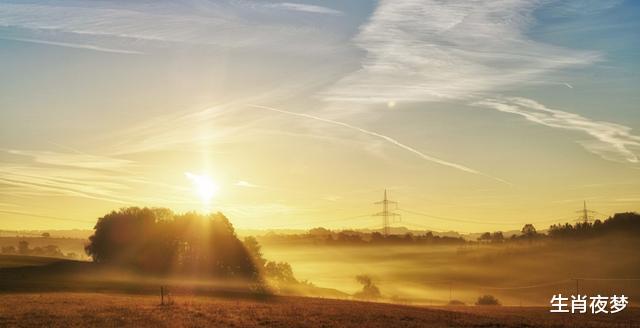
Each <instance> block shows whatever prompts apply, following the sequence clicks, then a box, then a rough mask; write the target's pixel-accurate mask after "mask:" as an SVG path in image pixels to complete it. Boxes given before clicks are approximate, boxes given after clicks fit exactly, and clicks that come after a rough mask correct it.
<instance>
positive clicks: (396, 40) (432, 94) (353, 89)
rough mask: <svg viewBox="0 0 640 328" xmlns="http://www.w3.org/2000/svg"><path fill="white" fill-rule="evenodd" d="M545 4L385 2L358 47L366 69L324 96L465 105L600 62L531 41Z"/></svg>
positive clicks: (514, 1)
mask: <svg viewBox="0 0 640 328" xmlns="http://www.w3.org/2000/svg"><path fill="white" fill-rule="evenodd" d="M543 3H545V2H543V1H524V0H507V1H504V0H500V1H466V0H457V1H446V2H445V1H436V0H428V1H422V0H420V1H419V0H406V1H397V0H382V1H381V2H380V3H379V5H378V7H377V8H376V10H375V12H374V13H373V15H372V17H371V18H370V20H369V22H368V23H367V24H366V25H364V26H363V27H361V29H360V33H359V34H358V35H357V36H356V38H355V40H354V41H355V43H356V45H358V46H359V47H361V48H362V49H364V50H365V51H366V57H365V59H364V60H363V62H362V68H361V69H360V70H358V71H356V72H354V73H352V74H350V75H347V76H346V77H344V78H343V79H341V80H340V81H338V82H337V83H336V84H335V85H333V86H332V87H330V88H329V89H328V90H326V91H325V92H324V93H323V94H322V96H323V97H324V99H326V100H342V101H352V102H362V103H372V102H383V103H387V102H388V101H441V100H450V99H461V98H462V99H464V98H469V97H474V96H477V95H478V94H483V93H486V92H489V91H496V90H501V91H502V90H505V89H510V88H513V87H514V86H516V85H518V84H521V83H531V82H532V80H534V79H533V78H534V77H535V78H538V76H539V75H541V74H543V73H548V72H550V71H552V70H556V69H559V68H565V67H570V66H575V65H585V64H590V63H593V62H595V61H596V60H598V59H599V58H600V57H601V55H600V54H599V53H597V52H590V51H582V50H571V49H567V48H562V47H558V46H554V45H550V44H545V43H541V42H538V41H535V40H533V39H531V38H530V37H529V36H528V34H527V30H528V28H529V26H530V25H532V23H533V22H534V18H533V12H534V11H535V10H536V9H537V8H538V7H540V6H541V5H542V4H543ZM538 80H539V79H538Z"/></svg>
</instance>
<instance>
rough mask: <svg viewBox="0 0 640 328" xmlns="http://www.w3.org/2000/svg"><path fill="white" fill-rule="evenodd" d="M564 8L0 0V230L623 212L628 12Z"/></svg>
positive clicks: (639, 183) (441, 222)
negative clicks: (152, 214)
mask: <svg viewBox="0 0 640 328" xmlns="http://www.w3.org/2000/svg"><path fill="white" fill-rule="evenodd" d="M570 3H571V5H563V4H558V3H553V2H552V3H543V4H535V5H534V4H524V3H523V2H521V1H516V0H513V1H501V2H492V1H487V2H484V3H478V4H476V3H473V4H471V3H468V2H466V1H452V2H449V3H444V4H443V3H440V2H433V1H412V0H407V1H380V2H367V1H363V2H357V3H356V2H353V3H351V2H350V3H346V4H345V3H344V2H342V1H328V2H326V3H325V4H323V5H322V6H320V5H317V4H313V3H310V2H309V3H307V2H300V3H292V2H266V1H265V2H262V1H257V2H255V3H253V4H249V3H244V2H234V1H229V2H226V1H222V2H219V3H216V4H212V3H208V2H201V1H178V2H164V1H160V2H158V3H157V4H156V5H154V6H147V5H144V4H139V3H129V2H117V1H104V2H101V3H82V4H78V3H75V2H72V1H70V0H69V1H67V0H63V1H59V2H55V3H50V2H38V1H35V2H29V3H10V2H4V1H0V72H2V76H3V77H2V78H0V110H1V112H0V130H1V131H0V229H4V230H22V229H71V228H78V229H88V228H92V226H93V222H95V219H96V218H98V217H99V216H101V215H103V214H105V213H107V212H108V211H110V210H113V209H116V208H119V207H124V206H157V207H169V208H171V209H173V210H175V211H179V212H182V211H190V210H197V211H212V210H213V211H218V210H219V211H222V212H224V213H225V214H226V215H227V216H229V217H230V219H231V221H232V222H233V223H234V225H235V226H236V227H240V228H247V229H252V228H253V229H266V228H300V229H303V228H310V227H315V226H325V227H329V228H346V227H353V228H377V227H379V225H380V218H379V217H371V216H368V214H373V213H376V212H378V211H379V210H380V209H379V208H377V207H376V206H374V205H373V203H374V202H375V201H378V200H380V199H381V198H382V194H383V191H384V190H385V189H388V190H389V195H390V197H391V198H392V199H394V200H396V201H398V202H399V209H398V212H399V213H401V214H402V222H396V223H394V224H395V225H403V226H406V227H409V228H413V229H419V230H420V229H421V230H424V229H433V230H445V231H448V230H458V231H463V232H471V231H487V230H509V229H519V228H520V227H521V226H522V225H523V224H524V223H529V222H533V223H534V224H536V226H538V227H539V228H545V227H547V226H548V225H549V224H551V223H556V222H567V221H568V222H572V221H573V220H575V219H576V218H577V214H576V213H575V211H576V210H578V209H580V208H581V207H582V204H583V201H587V204H588V205H589V207H590V208H592V209H593V210H596V211H597V214H596V216H597V217H603V216H605V215H609V214H612V213H614V212H620V211H634V210H637V209H638V205H640V192H639V190H640V188H639V187H640V170H639V169H640V166H639V165H638V153H639V151H638V150H639V149H640V136H638V132H637V129H638V127H639V126H640V115H639V113H638V110H637V104H638V101H639V100H640V99H639V96H638V94H637V88H638V85H639V82H640V81H639V79H638V76H640V74H638V65H637V60H634V59H633V58H634V57H633V54H634V53H635V54H637V51H638V44H640V43H639V42H635V41H638V32H637V31H639V30H640V29H638V26H636V25H637V23H635V22H637V21H638V20H633V19H629V15H631V16H633V15H636V16H637V13H638V10H637V6H634V5H633V4H623V3H621V2H620V1H602V2H598V3H595V2H588V3H587V2H578V1H575V2H570ZM582 6H584V8H583V7H582ZM586 7H588V8H586ZM416 9H418V10H416ZM587 9H588V10H587ZM88 17H91V19H89V18H88ZM168 18H170V19H168ZM621 19H625V20H624V21H625V22H627V21H628V22H630V23H625V24H614V23H615V22H618V21H620V20H621ZM594 21H595V22H598V24H597V26H594V24H591V22H594ZM417 213H420V214H417Z"/></svg>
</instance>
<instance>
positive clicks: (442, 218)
mask: <svg viewBox="0 0 640 328" xmlns="http://www.w3.org/2000/svg"><path fill="white" fill-rule="evenodd" d="M398 210H399V211H402V212H407V213H410V214H414V215H419V216H425V217H429V218H433V219H438V220H443V221H454V222H462V223H475V224H490V225H495V224H522V221H519V222H516V221H484V220H483V221H479V220H469V219H461V218H452V217H444V216H438V215H433V214H428V213H423V212H418V211H413V210H408V209H403V208H399V209H398ZM557 221H558V219H552V220H546V221H533V222H532V223H549V222H557Z"/></svg>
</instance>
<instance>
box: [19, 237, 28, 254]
mask: <svg viewBox="0 0 640 328" xmlns="http://www.w3.org/2000/svg"><path fill="white" fill-rule="evenodd" d="M18 254H20V255H27V254H29V242H28V241H26V240H21V241H20V242H18Z"/></svg>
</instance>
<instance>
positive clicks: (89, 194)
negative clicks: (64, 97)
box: [0, 150, 191, 204]
mask: <svg viewBox="0 0 640 328" xmlns="http://www.w3.org/2000/svg"><path fill="white" fill-rule="evenodd" d="M5 152H6V153H9V154H12V155H18V156H21V157H26V158H27V160H24V159H21V160H19V161H17V162H15V163H12V162H2V163H0V185H3V188H2V191H3V193H4V192H7V193H8V194H10V195H14V196H16V195H22V196H52V195H54V196H55V195H57V196H60V195H66V196H73V197H79V198H87V199H95V200H102V201H107V202H112V203H119V204H135V203H137V204H161V203H186V202H190V201H191V200H190V199H186V198H185V197H183V196H182V195H183V194H184V190H181V188H180V187H179V186H174V185H168V184H163V183H161V182H158V181H156V180H154V179H150V178H148V177H146V176H145V174H144V173H141V171H142V172H144V170H141V169H140V168H139V167H136V165H135V164H134V163H133V162H131V161H129V160H124V159H118V158H112V157H106V156H97V155H89V154H81V153H59V152H53V151H32V150H6V151H5ZM149 186H158V187H162V188H159V190H162V191H163V192H162V193H156V194H155V195H154V197H143V196H136V195H135V190H137V189H138V188H145V187H149ZM9 188H12V189H11V191H9Z"/></svg>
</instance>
